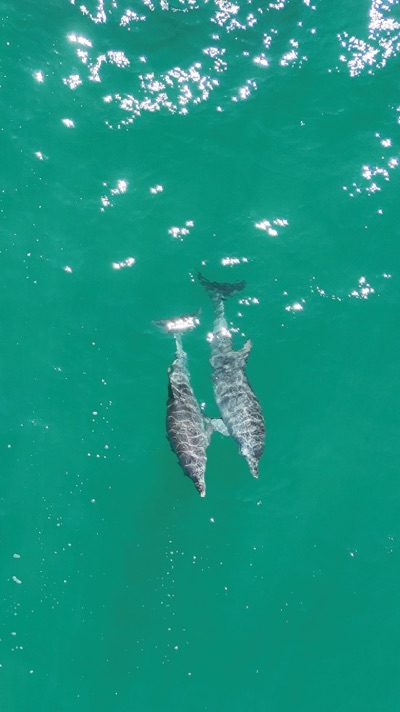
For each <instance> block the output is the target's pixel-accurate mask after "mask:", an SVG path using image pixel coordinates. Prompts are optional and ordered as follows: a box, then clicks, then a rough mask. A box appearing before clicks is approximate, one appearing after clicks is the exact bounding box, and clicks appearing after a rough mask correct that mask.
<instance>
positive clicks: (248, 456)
mask: <svg viewBox="0 0 400 712" xmlns="http://www.w3.org/2000/svg"><path fill="white" fill-rule="evenodd" d="M240 454H241V455H243V457H244V458H245V460H246V462H247V464H248V466H249V469H250V472H251V474H252V475H253V477H258V460H259V458H258V457H256V456H255V455H254V454H253V453H252V452H251V450H249V448H248V447H246V446H243V447H242V448H240Z"/></svg>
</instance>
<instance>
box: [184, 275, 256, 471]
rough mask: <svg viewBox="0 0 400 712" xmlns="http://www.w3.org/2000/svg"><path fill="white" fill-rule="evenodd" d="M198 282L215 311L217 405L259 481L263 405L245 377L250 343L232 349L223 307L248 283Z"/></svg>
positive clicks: (213, 362)
mask: <svg viewBox="0 0 400 712" xmlns="http://www.w3.org/2000/svg"><path fill="white" fill-rule="evenodd" d="M198 279H199V281H200V283H201V284H202V285H203V287H205V289H206V290H207V292H208V293H209V295H210V296H211V298H212V300H213V304H214V310H215V317H214V328H213V333H212V339H211V359H210V363H211V366H212V368H213V375H212V380H213V384H214V396H215V401H216V403H217V406H218V409H219V412H220V414H221V417H222V420H223V422H224V423H225V425H226V427H227V430H228V432H229V434H230V435H231V436H232V437H233V438H234V440H236V442H237V444H238V445H239V451H240V454H241V455H242V456H243V457H244V458H245V460H246V461H247V464H248V466H249V468H250V472H251V474H252V475H253V477H258V462H259V460H260V458H261V456H262V454H263V452H264V440H265V424H264V418H263V415H262V411H261V405H260V403H259V401H258V400H257V398H256V396H255V394H254V392H253V390H252V388H251V386H250V383H249V381H248V379H247V376H246V373H245V369H246V363H247V359H248V357H249V354H250V350H251V341H250V340H248V341H246V343H245V344H244V346H243V347H242V348H241V349H240V351H234V350H233V349H232V334H231V332H230V331H229V329H228V324H227V321H226V317H225V307H224V300H225V299H226V298H227V297H230V296H231V295H233V294H235V292H238V291H240V290H242V289H243V288H244V287H245V285H246V283H245V282H244V281H241V282H235V283H234V284H227V283H221V282H210V281H209V280H208V279H206V278H205V277H203V275H201V274H200V273H198Z"/></svg>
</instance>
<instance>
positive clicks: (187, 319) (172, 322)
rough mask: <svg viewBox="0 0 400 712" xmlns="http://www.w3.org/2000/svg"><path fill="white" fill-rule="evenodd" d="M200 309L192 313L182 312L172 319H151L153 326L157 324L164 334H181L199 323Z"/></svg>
mask: <svg viewBox="0 0 400 712" xmlns="http://www.w3.org/2000/svg"><path fill="white" fill-rule="evenodd" d="M199 314H200V309H199V310H198V311H196V312H193V314H184V315H182V316H177V317H175V318H174V319H159V320H157V321H153V324H154V325H155V326H158V327H159V328H160V329H162V331H164V332H165V333H166V334H183V333H184V332H185V331H189V329H195V328H196V326H198V324H200V319H199Z"/></svg>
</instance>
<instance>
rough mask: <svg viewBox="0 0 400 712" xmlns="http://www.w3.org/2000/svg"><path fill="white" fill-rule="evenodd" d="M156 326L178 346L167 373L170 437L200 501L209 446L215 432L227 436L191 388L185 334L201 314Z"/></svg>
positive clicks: (172, 445) (202, 495) (217, 420)
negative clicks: (204, 411)
mask: <svg viewBox="0 0 400 712" xmlns="http://www.w3.org/2000/svg"><path fill="white" fill-rule="evenodd" d="M153 323H154V324H155V325H156V326H159V327H160V328H161V329H162V330H163V331H165V332H169V333H172V334H173V336H174V338H175V343H176V354H175V359H174V361H173V362H172V364H171V366H170V367H169V369H168V400H167V423H166V425H167V437H168V440H169V442H170V445H171V449H172V450H173V452H174V453H175V454H176V455H177V457H178V460H179V464H180V466H181V467H182V470H183V472H184V473H185V475H187V476H188V477H190V479H191V480H193V482H194V485H195V487H196V489H197V491H198V492H199V494H200V497H205V496H206V483H205V470H206V463H207V455H206V449H207V446H208V444H209V442H210V439H211V435H212V433H213V431H214V430H217V431H218V432H220V433H222V434H223V435H228V432H227V430H226V427H225V425H224V423H223V422H222V420H220V419H219V418H212V419H211V418H208V417H207V416H205V415H203V413H202V412H201V411H200V408H199V404H198V402H197V400H196V397H195V395H194V392H193V389H192V386H191V384H190V373H189V370H188V366H187V354H186V352H185V351H184V350H183V346H182V333H183V332H185V331H187V330H188V329H193V328H194V327H195V326H197V324H199V319H198V314H197V313H195V314H188V315H186V316H181V317H178V318H176V319H162V320H160V321H155V322H153Z"/></svg>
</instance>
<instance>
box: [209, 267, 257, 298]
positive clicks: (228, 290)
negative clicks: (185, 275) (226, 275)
mask: <svg viewBox="0 0 400 712" xmlns="http://www.w3.org/2000/svg"><path fill="white" fill-rule="evenodd" d="M197 276H198V280H199V282H200V284H202V285H203V287H205V289H206V290H207V292H209V294H210V296H211V297H220V298H221V299H227V298H228V297H231V296H232V295H233V294H235V293H236V292H240V291H241V290H242V289H244V288H245V286H246V282H245V281H244V279H242V280H240V282H233V283H231V282H211V281H210V280H209V279H206V278H205V277H203V275H202V274H200V272H198V273H197Z"/></svg>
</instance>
